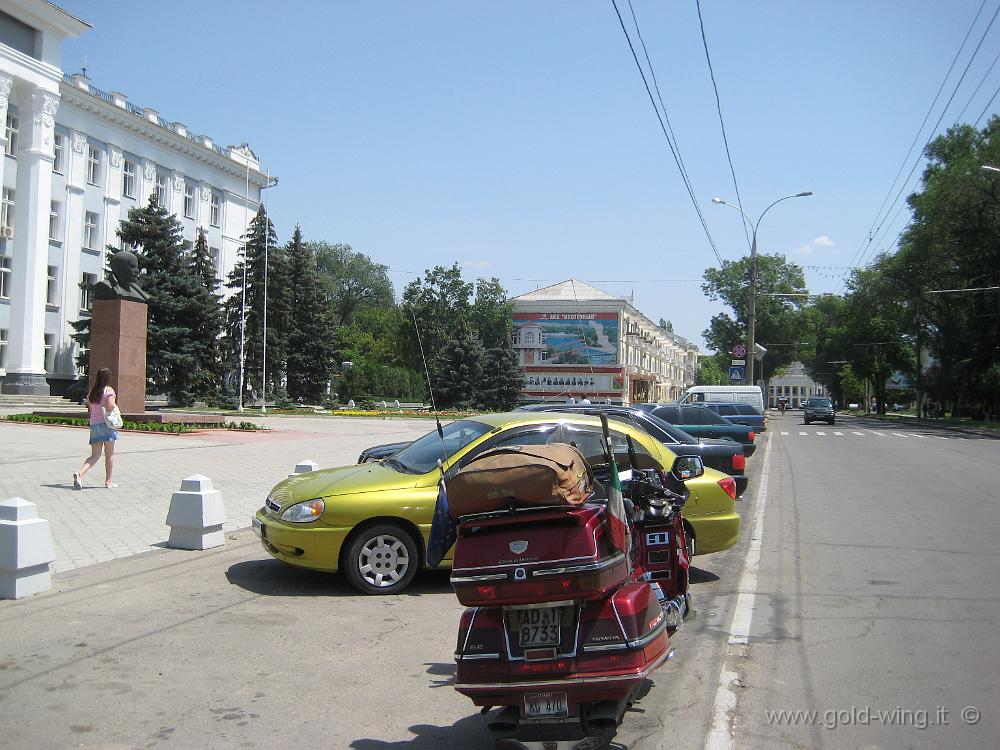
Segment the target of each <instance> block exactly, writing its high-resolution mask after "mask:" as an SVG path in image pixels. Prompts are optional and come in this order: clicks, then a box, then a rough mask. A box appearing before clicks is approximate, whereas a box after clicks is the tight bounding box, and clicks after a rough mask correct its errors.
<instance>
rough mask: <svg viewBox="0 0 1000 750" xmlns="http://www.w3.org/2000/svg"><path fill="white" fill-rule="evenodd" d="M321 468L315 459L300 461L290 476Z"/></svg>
mask: <svg viewBox="0 0 1000 750" xmlns="http://www.w3.org/2000/svg"><path fill="white" fill-rule="evenodd" d="M318 468H319V464H318V463H316V462H315V461H299V462H298V463H297V464H295V470H294V471H293V472H292V473H291V474H289V475H288V476H290V477H294V476H295V475H296V474H308V473H309V472H310V471H316V469H318Z"/></svg>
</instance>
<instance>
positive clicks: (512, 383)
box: [481, 338, 526, 411]
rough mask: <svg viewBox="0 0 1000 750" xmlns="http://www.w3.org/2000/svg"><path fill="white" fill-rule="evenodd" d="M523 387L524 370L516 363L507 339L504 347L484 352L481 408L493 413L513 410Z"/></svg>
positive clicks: (515, 355)
mask: <svg viewBox="0 0 1000 750" xmlns="http://www.w3.org/2000/svg"><path fill="white" fill-rule="evenodd" d="M525 385H526V382H525V378H524V370H522V369H521V367H520V365H519V364H518V363H517V353H516V352H515V351H514V346H513V345H512V344H511V342H510V339H509V338H508V339H507V342H506V345H505V346H499V347H495V348H493V349H488V350H487V351H486V358H485V360H484V367H483V382H482V384H481V392H482V402H483V406H485V407H486V408H488V409H493V410H495V411H508V410H509V409H513V408H514V407H515V406H517V404H518V401H520V399H521V391H523V390H524V387H525Z"/></svg>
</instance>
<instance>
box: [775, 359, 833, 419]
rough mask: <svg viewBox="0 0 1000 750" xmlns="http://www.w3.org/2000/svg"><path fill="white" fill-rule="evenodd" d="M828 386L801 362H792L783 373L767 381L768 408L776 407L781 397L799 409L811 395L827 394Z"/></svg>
mask: <svg viewBox="0 0 1000 750" xmlns="http://www.w3.org/2000/svg"><path fill="white" fill-rule="evenodd" d="M827 395H829V394H827V391H826V388H824V387H823V386H822V385H820V384H819V383H817V382H816V381H815V380H813V379H812V378H811V377H809V373H807V372H806V366H805V365H804V364H802V363H801V362H792V363H791V364H790V365H789V366H788V368H787V369H786V370H785V372H784V373H783V374H782V375H777V376H775V377H773V378H771V379H770V380H769V381H767V408H769V409H774V408H775V407H777V405H778V399H779V398H787V399H788V405H789V406H790V407H791V408H793V409H797V408H799V406H801V405H802V404H804V403H805V402H806V400H807V399H808V398H809V397H810V396H827Z"/></svg>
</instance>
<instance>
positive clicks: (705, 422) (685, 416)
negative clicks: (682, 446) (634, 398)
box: [635, 404, 756, 457]
mask: <svg viewBox="0 0 1000 750" xmlns="http://www.w3.org/2000/svg"><path fill="white" fill-rule="evenodd" d="M635 408H637V409H642V410H643V411H645V412H648V413H650V414H652V415H653V416H654V417H659V418H660V419H662V420H663V421H664V422H669V423H670V424H672V425H673V426H674V427H677V428H679V429H681V430H684V432H686V433H688V434H689V435H694V436H695V437H697V438H719V439H721V440H735V441H736V442H737V443H740V444H741V445H742V446H743V455H745V456H748V457H749V456H752V455H753V452H754V451H755V450H756V446H755V445H754V444H753V439H754V437H756V433H755V432H754V431H753V428H751V427H747V426H746V425H745V424H735V423H733V422H730V421H729V420H728V419H726V418H725V417H723V416H720V415H718V414H716V413H715V412H714V411H712V410H711V409H706V408H705V407H704V406H688V405H687V404H636V405H635Z"/></svg>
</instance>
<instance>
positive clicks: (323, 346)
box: [285, 225, 335, 403]
mask: <svg viewBox="0 0 1000 750" xmlns="http://www.w3.org/2000/svg"><path fill="white" fill-rule="evenodd" d="M285 252H286V255H287V258H288V285H287V286H288V292H287V293H288V296H289V302H290V305H289V310H290V313H289V317H290V321H289V329H288V395H289V397H291V398H293V399H303V400H306V401H311V402H314V403H315V402H318V401H319V400H320V399H322V397H323V395H324V394H325V392H326V385H327V383H328V382H329V381H330V377H331V374H332V373H333V360H334V356H335V348H334V333H335V331H334V328H333V326H332V324H331V321H330V313H329V308H328V306H327V304H326V301H327V299H326V295H325V294H324V291H323V288H322V286H321V285H320V280H319V272H318V270H317V267H316V256H315V255H314V254H313V252H312V250H311V249H310V246H309V244H308V243H305V242H303V241H302V229H301V228H300V227H299V226H297V225H296V227H295V231H294V232H293V234H292V239H291V240H289V242H288V245H287V246H286V248H285Z"/></svg>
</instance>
